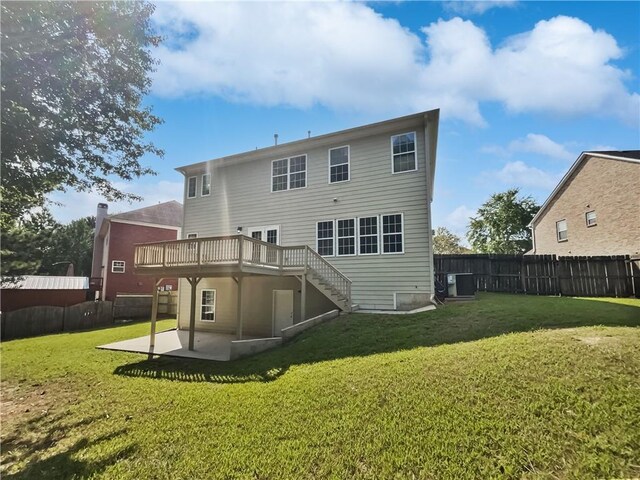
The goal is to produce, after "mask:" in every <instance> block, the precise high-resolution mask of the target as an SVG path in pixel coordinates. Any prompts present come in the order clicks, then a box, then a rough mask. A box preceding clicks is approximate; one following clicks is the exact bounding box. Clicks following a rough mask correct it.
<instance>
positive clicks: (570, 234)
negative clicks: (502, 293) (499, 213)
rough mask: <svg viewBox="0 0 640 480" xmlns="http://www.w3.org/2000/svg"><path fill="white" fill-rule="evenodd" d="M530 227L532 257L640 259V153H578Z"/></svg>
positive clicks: (633, 151)
mask: <svg viewBox="0 0 640 480" xmlns="http://www.w3.org/2000/svg"><path fill="white" fill-rule="evenodd" d="M529 226H530V227H531V229H532V234H533V249H532V250H531V251H530V252H528V253H531V254H556V255H619V254H623V255H627V254H628V255H638V254H640V150H626V151H606V152H584V153H582V155H580V157H578V159H577V160H576V162H575V163H574V164H573V165H572V166H571V168H570V169H569V172H567V174H566V175H565V176H564V177H563V178H562V180H561V181H560V183H559V184H558V186H557V187H556V188H555V189H554V190H553V192H552V193H551V195H550V196H549V198H548V199H547V200H546V201H545V202H544V204H543V205H542V207H541V208H540V211H539V212H538V213H537V214H536V216H535V217H533V220H531V223H530V225H529Z"/></svg>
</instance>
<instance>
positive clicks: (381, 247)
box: [379, 172, 406, 255]
mask: <svg viewBox="0 0 640 480" xmlns="http://www.w3.org/2000/svg"><path fill="white" fill-rule="evenodd" d="M403 173H404V172H403ZM392 215H400V225H401V226H402V251H400V252H385V251H384V221H383V217H390V216H392ZM389 235H396V234H389ZM405 235H406V233H405V231H404V213H402V212H396V213H382V214H380V240H381V242H380V247H379V248H380V254H381V255H404V253H405V251H404V236H405Z"/></svg>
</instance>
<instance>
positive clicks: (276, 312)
mask: <svg viewBox="0 0 640 480" xmlns="http://www.w3.org/2000/svg"><path fill="white" fill-rule="evenodd" d="M291 325H293V290H274V291H273V336H274V337H281V336H282V334H281V333H280V330H282V329H283V328H286V327H290V326H291Z"/></svg>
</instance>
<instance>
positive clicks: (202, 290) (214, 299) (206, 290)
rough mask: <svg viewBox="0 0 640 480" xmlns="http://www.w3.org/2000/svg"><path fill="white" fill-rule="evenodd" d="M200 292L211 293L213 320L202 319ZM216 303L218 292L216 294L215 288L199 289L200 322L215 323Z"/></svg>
mask: <svg viewBox="0 0 640 480" xmlns="http://www.w3.org/2000/svg"><path fill="white" fill-rule="evenodd" d="M202 292H213V320H205V319H204V318H202V307H203V306H204V305H203V304H202ZM216 303H218V292H216V289H215V288H202V289H200V321H201V322H207V323H215V322H216V316H217V314H216Z"/></svg>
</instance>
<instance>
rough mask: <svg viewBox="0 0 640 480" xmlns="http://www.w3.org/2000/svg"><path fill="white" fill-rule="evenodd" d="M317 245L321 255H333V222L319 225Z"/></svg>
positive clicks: (317, 228) (319, 223)
mask: <svg viewBox="0 0 640 480" xmlns="http://www.w3.org/2000/svg"><path fill="white" fill-rule="evenodd" d="M316 244H317V250H318V253H319V254H320V255H323V256H325V257H326V256H332V255H333V220H330V221H328V222H318V223H317V226H316Z"/></svg>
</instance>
